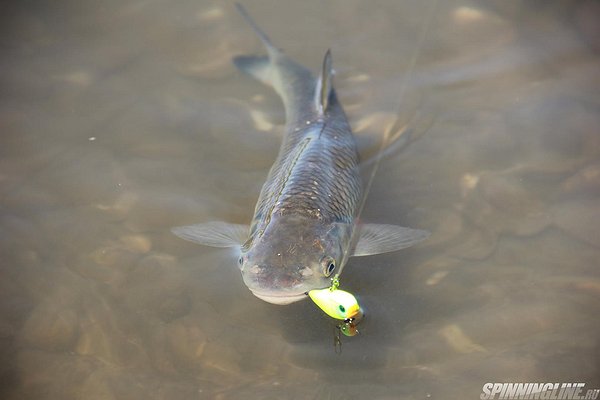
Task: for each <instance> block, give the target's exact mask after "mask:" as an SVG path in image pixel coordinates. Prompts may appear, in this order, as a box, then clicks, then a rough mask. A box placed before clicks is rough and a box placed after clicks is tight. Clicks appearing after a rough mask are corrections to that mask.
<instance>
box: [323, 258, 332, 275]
mask: <svg viewBox="0 0 600 400" xmlns="http://www.w3.org/2000/svg"><path fill="white" fill-rule="evenodd" d="M322 264H323V274H325V276H329V275H331V274H332V273H333V271H335V260H334V259H333V258H326V259H324V260H323V261H322Z"/></svg>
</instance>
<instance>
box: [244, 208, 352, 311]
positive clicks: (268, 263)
mask: <svg viewBox="0 0 600 400" xmlns="http://www.w3.org/2000/svg"><path fill="white" fill-rule="evenodd" d="M351 230H352V226H351V225H350V224H340V223H323V222H322V221H320V220H316V219H306V218H301V217H287V218H282V217H280V218H278V219H275V220H271V221H270V223H269V224H268V226H267V228H266V229H265V230H264V232H259V233H257V234H256V235H254V236H253V237H251V239H250V240H249V243H248V244H247V246H245V248H243V250H242V255H241V257H240V269H241V271H242V277H243V279H244V283H245V284H246V286H247V287H248V288H249V289H250V290H251V291H252V293H253V294H254V295H255V296H256V297H258V298H260V299H262V300H264V301H266V302H269V303H273V304H289V303H293V302H296V301H299V300H302V299H305V298H307V297H308V296H307V293H308V292H309V291H311V290H314V289H323V288H327V287H329V286H330V285H331V279H332V277H333V275H334V274H336V273H339V272H340V271H341V268H342V266H343V265H342V263H343V259H344V258H343V255H344V251H345V249H346V248H347V247H348V244H349V241H350V236H351Z"/></svg>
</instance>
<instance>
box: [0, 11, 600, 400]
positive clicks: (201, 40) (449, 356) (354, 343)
mask: <svg viewBox="0 0 600 400" xmlns="http://www.w3.org/2000/svg"><path fill="white" fill-rule="evenodd" d="M438 3H442V4H438V5H437V7H436V8H435V10H434V13H433V17H432V18H433V20H432V23H431V24H430V29H429V30H428V32H427V36H426V39H425V41H424V42H423V45H422V46H421V48H420V49H419V58H418V62H417V66H416V68H415V70H414V71H413V73H412V74H411V75H410V79H409V81H408V82H406V80H405V77H406V72H407V69H408V66H409V64H410V63H409V58H410V55H411V54H412V53H413V51H414V46H415V43H416V37H417V34H418V32H419V29H420V28H421V27H422V23H423V19H424V18H425V16H426V14H427V9H428V7H429V4H424V3H423V2H418V1H414V2H395V1H381V2H375V3H369V4H368V5H367V3H366V2H360V1H350V2H348V1H346V2H329V3H320V2H312V1H311V2H294V3H292V2H290V3H286V6H285V7H279V8H277V7H273V4H272V3H267V2H258V1H257V2H250V3H248V4H247V7H248V9H249V10H250V11H251V13H252V14H253V15H254V16H255V17H256V19H257V20H258V21H259V23H261V24H262V25H263V26H264V28H265V30H266V31H267V32H269V34H270V35H271V36H272V38H273V39H274V41H275V42H276V43H277V44H278V45H280V46H281V47H283V48H285V49H286V50H287V51H288V53H289V54H291V55H292V56H293V57H294V58H296V59H297V60H299V61H301V62H302V63H304V64H306V65H310V66H313V67H315V69H316V66H318V64H319V62H320V60H321V57H322V54H323V53H324V51H325V50H326V49H327V48H328V47H331V49H332V50H333V55H334V66H335V68H336V71H337V77H336V85H337V87H338V91H339V93H340V97H341V100H342V103H343V104H344V105H345V106H346V108H347V111H348V114H349V115H350V118H351V120H352V123H353V125H354V126H355V127H357V131H359V132H358V134H359V135H360V140H361V141H366V142H368V141H369V137H371V138H372V137H373V136H369V135H378V134H381V132H382V130H384V129H385V127H386V126H388V125H389V124H391V123H393V119H394V118H395V116H396V115H397V113H398V112H397V110H398V108H399V107H400V108H401V110H406V109H408V110H409V111H402V112H400V115H402V114H403V112H404V113H405V114H407V115H406V118H409V117H410V116H411V115H410V114H415V109H418V114H419V115H421V116H425V118H424V119H427V118H429V120H430V121H433V122H429V123H427V124H424V125H423V126H427V127H428V129H427V132H426V133H425V134H423V135H422V136H421V138H420V139H419V140H418V141H416V142H414V143H413V144H412V145H411V146H409V147H408V148H406V149H405V150H404V151H403V152H402V153H401V154H399V155H397V156H394V157H390V158H387V159H386V160H385V162H384V163H383V164H382V165H381V168H380V169H379V172H378V175H377V177H376V180H375V182H374V185H373V190H372V192H371V194H370V197H369V201H368V203H367V207H366V209H365V212H364V215H363V217H364V219H365V220H368V221H372V222H387V221H389V222H392V223H397V224H403V225H408V226H414V227H422V228H427V229H429V230H431V231H432V232H433V235H432V237H431V238H430V240H429V241H428V242H427V243H425V244H422V245H420V246H418V247H416V248H412V249H408V250H405V251H402V252H399V253H393V254H387V255H381V256H378V257H373V258H369V259H354V260H351V262H350V264H349V265H348V268H347V269H346V272H345V274H344V276H343V285H344V288H345V289H347V290H349V291H352V292H353V293H356V294H357V295H359V296H360V299H361V304H363V305H364V307H365V308H366V310H367V313H368V314H367V318H366V319H365V321H364V322H363V324H361V334H360V335H358V336H357V337H354V338H345V340H344V348H343V353H342V355H341V356H337V355H335V354H334V352H333V343H332V326H333V325H332V322H331V321H330V320H328V319H327V318H326V317H324V316H323V315H321V313H320V312H319V310H317V309H316V307H315V306H314V305H313V304H310V303H309V302H303V303H299V304H292V305H290V306H286V307H278V306H273V305H270V304H267V303H263V302H261V301H259V300H258V299H256V298H254V297H253V296H252V295H251V294H250V293H249V292H248V290H247V289H246V288H245V287H244V286H243V283H242V282H241V279H240V276H239V273H238V271H237V269H236V268H235V265H234V260H233V259H232V258H231V257H230V255H229V254H228V253H227V252H226V251H222V250H218V249H209V248H202V247H198V246H194V245H192V244H189V243H185V242H183V241H181V240H179V239H177V238H175V237H173V236H172V235H171V234H170V232H169V228H170V227H171V226H176V225H181V224H190V223H195V222H201V221H208V220H214V219H220V220H228V221H232V222H239V223H247V221H248V218H250V216H251V214H252V209H253V207H254V202H255V200H256V198H257V196H258V191H259V189H260V185H261V184H262V182H263V180H264V178H265V176H266V172H267V170H268V168H269V166H270V164H271V163H272V161H273V159H274V156H275V154H276V152H277V149H278V143H279V132H280V129H281V125H282V124H283V122H284V121H283V114H282V106H281V104H280V103H279V100H278V99H277V98H276V97H275V95H274V94H273V93H271V92H270V91H269V90H268V89H265V88H263V87H261V86H260V85H258V84H256V83H255V82H253V81H251V80H250V79H247V78H246V77H244V76H242V75H241V74H239V73H238V72H236V71H235V70H234V68H233V67H232V65H231V63H230V59H231V57H232V55H235V54H243V53H253V52H259V51H261V49H260V46H259V43H258V42H257V40H256V39H255V38H254V37H253V36H252V34H251V32H249V29H248V27H247V26H245V25H244V24H243V23H242V21H241V19H240V18H239V16H238V15H236V14H235V12H234V9H233V7H230V5H222V4H215V3H211V2H197V1H186V0H183V1H177V2H168V3H167V2H154V1H132V2H128V3H126V4H123V3H122V2H116V1H115V2H98V3H86V4H81V3H80V2H61V3H60V4H56V3H54V2H53V3H50V2H43V1H31V2H19V3H18V4H17V5H13V6H12V7H8V6H5V7H4V10H3V11H4V13H3V15H4V23H3V24H2V30H3V32H2V33H3V34H2V35H1V36H0V41H1V43H2V51H3V57H2V59H1V60H0V63H1V65H2V76H1V78H0V79H1V82H2V88H3V90H2V95H1V97H0V99H1V100H0V124H1V127H2V137H1V139H0V140H1V143H2V145H1V146H0V154H1V157H0V182H1V185H0V191H1V192H0V207H1V211H2V212H1V215H0V235H1V238H2V240H1V242H0V251H1V256H2V264H1V274H2V279H1V280H0V288H1V290H0V300H1V301H0V307H1V311H0V338H1V346H0V354H1V357H2V363H0V378H1V383H2V384H1V385H0V387H1V390H2V397H3V398H10V399H20V398H44V399H46V398H47V399H55V398H61V399H74V398H102V399H113V398H114V399H116V398H128V399H138V398H139V399H163V398H164V399H171V398H184V399H188V398H190V399H192V398H200V399H203V398H222V399H247V398H269V399H271V398H273V399H276V398H299V399H304V398H358V397H365V396H370V397H371V398H385V399H387V398H389V399H391V398H407V399H423V398H430V397H431V398H445V399H468V398H478V396H479V394H480V393H481V388H482V385H483V384H484V383H485V382H505V381H508V382H586V383H587V384H588V386H587V387H594V386H595V387H598V386H600V382H599V380H598V376H600V350H599V349H600V343H599V340H598V338H599V337H600V335H599V333H600V326H599V325H598V318H597V315H598V311H599V310H598V301H599V299H600V276H599V273H598V267H599V265H598V260H600V239H599V238H600V228H599V226H600V225H599V224H598V221H600V208H599V204H600V202H599V201H598V200H599V199H598V196H599V195H600V158H599V155H600V135H599V133H598V126H600V116H599V113H598V93H599V90H600V85H599V84H600V81H599V79H598V78H599V77H598V70H599V66H600V62H599V60H598V53H597V51H598V46H599V43H600V42H599V41H598V36H597V35H596V36H594V35H595V34H597V27H598V26H599V25H598V23H599V21H600V19H599V15H600V13H599V10H598V4H597V3H596V2H593V1H580V2H553V3H551V5H550V4H547V3H538V2H536V3H529V2H526V3H525V4H521V3H518V2H510V3H505V2H485V3H483V4H479V3H472V2H469V3H465V2H438ZM402 85H406V88H407V90H406V92H405V96H404V98H403V99H400V98H398V93H399V91H400V87H401V86H402ZM406 104H417V106H405V105H406ZM410 110H412V111H410ZM432 116H433V117H432ZM402 118H404V116H403V117H402ZM420 119H421V120H423V118H420ZM413 122H414V124H415V130H418V129H419V118H413Z"/></svg>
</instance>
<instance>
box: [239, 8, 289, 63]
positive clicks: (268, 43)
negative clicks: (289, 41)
mask: <svg viewBox="0 0 600 400" xmlns="http://www.w3.org/2000/svg"><path fill="white" fill-rule="evenodd" d="M235 8H237V10H238V12H239V13H240V15H241V16H242V17H243V18H244V19H245V20H246V22H247V23H248V25H250V27H251V28H252V30H254V32H255V33H256V34H257V35H258V37H259V39H260V41H261V42H262V43H263V45H264V46H265V47H266V48H267V52H268V53H269V58H271V59H272V58H274V57H275V56H277V55H278V54H279V53H281V50H279V49H278V48H277V47H275V46H274V45H273V43H272V42H271V39H269V37H268V36H267V34H266V33H264V32H263V31H262V29H260V28H259V27H258V25H257V24H256V22H254V20H253V19H252V17H250V14H248V11H246V9H245V8H244V6H242V5H241V4H240V3H235Z"/></svg>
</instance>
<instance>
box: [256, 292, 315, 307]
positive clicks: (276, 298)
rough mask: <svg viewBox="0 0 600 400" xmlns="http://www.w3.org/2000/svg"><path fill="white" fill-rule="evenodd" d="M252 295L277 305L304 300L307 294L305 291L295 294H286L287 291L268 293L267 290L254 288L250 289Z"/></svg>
mask: <svg viewBox="0 0 600 400" xmlns="http://www.w3.org/2000/svg"><path fill="white" fill-rule="evenodd" d="M250 291H251V292H252V294H253V295H255V296H256V297H258V298H259V299H261V300H263V301H266V302H267V303H271V304H277V305H281V306H283V305H286V304H291V303H295V302H297V301H300V300H304V299H306V298H307V297H308V294H307V293H305V292H302V293H296V294H292V293H290V294H287V293H275V294H274V293H269V292H258V291H254V290H250Z"/></svg>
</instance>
